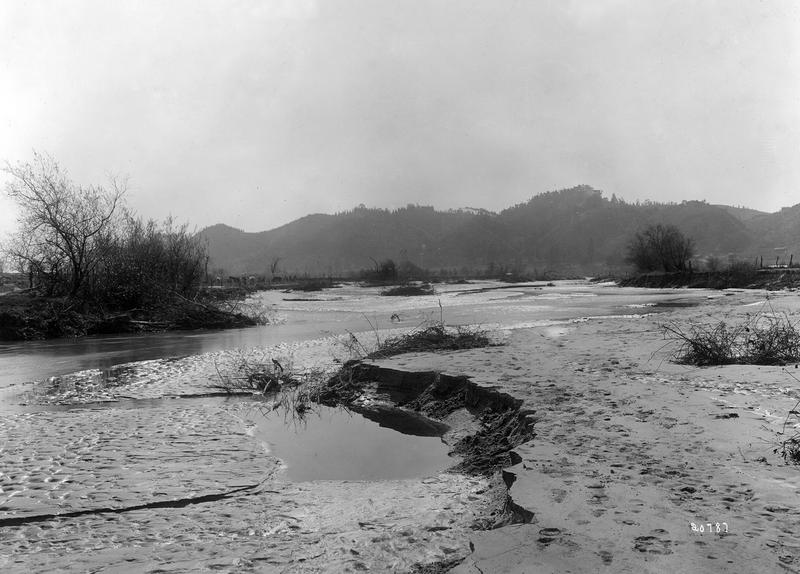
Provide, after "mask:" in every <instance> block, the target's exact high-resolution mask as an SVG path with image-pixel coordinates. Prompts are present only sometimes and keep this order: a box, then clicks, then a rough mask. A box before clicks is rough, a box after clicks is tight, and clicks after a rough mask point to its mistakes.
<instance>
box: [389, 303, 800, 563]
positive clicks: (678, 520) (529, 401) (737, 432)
mask: <svg viewBox="0 0 800 574" xmlns="http://www.w3.org/2000/svg"><path fill="white" fill-rule="evenodd" d="M764 297H765V294H763V293H762V294H758V293H744V292H737V293H730V294H729V295H728V296H724V297H719V298H715V299H710V300H706V301H703V302H702V303H701V304H700V305H698V306H694V307H684V308H682V307H675V308H674V309H672V310H670V311H669V312H668V313H664V314H659V315H653V316H646V317H641V318H638V319H636V320H631V319H629V318H603V319H598V320H589V321H582V322H575V323H572V324H567V325H563V326H558V327H540V328H532V329H521V330H514V331H512V332H509V333H508V337H507V339H506V345H505V346H502V347H496V348H491V349H480V350H470V351H463V352H458V353H449V354H442V355H429V354H427V355H405V356H401V357H397V358H394V359H391V360H385V361H381V362H380V363H379V364H380V365H381V366H384V367H388V368H395V369H407V370H415V371H420V370H435V371H441V372H446V373H450V374H465V375H469V376H470V377H471V378H472V380H473V381H474V382H476V383H478V384H479V385H482V386H489V387H495V388H497V389H498V390H501V391H503V392H506V393H508V394H510V395H512V396H515V397H518V398H521V399H523V400H524V408H526V409H534V410H535V411H536V414H535V415H534V416H535V420H536V423H535V432H536V436H535V438H534V439H533V440H531V441H530V442H528V443H526V444H524V445H520V446H519V447H517V448H516V449H515V450H516V452H517V453H518V454H519V455H520V456H521V457H522V461H521V462H520V463H519V464H517V465H515V466H513V467H510V468H508V469H507V471H508V472H510V473H512V474H513V475H514V476H515V478H516V480H515V482H514V483H513V485H512V487H511V489H510V495H511V497H512V499H513V501H514V503H515V504H517V505H519V506H521V507H523V508H525V509H527V510H529V511H530V512H532V513H533V518H532V520H531V522H530V523H528V524H516V525H510V526H506V527H503V528H500V529H497V530H490V531H482V532H475V533H473V535H472V536H471V537H470V540H471V543H472V544H473V546H474V551H473V552H472V553H471V554H470V555H469V556H468V557H467V559H466V560H465V561H464V562H463V563H462V564H461V565H459V566H458V567H457V568H455V569H454V570H453V571H454V572H458V573H471V574H472V573H474V574H477V573H479V572H484V573H485V572H527V573H534V572H536V573H538V572H554V573H555V572H631V573H633V572H637V573H639V572H754V573H755V572H800V505H798V500H799V498H798V495H800V467H795V466H787V465H786V464H785V463H784V462H783V460H782V459H781V458H780V456H779V455H777V454H775V453H774V452H773V449H774V447H775V446H776V442H777V434H776V433H777V432H778V431H780V430H781V428H782V425H783V423H784V419H785V417H786V415H787V413H788V411H789V410H790V409H792V407H793V406H794V405H795V403H796V402H797V400H798V398H800V384H799V383H798V382H797V381H796V380H794V379H792V378H791V377H790V376H789V375H788V374H787V372H786V370H787V369H790V371H789V372H791V373H792V374H795V373H796V372H797V371H795V370H794V366H790V367H787V368H783V367H753V366H726V367H713V368H702V369H701V368H693V367H687V366H683V365H677V364H675V363H673V362H671V361H670V360H669V354H670V352H671V351H672V350H673V349H674V347H673V346H671V345H667V346H666V347H665V343H667V341H665V340H664V338H663V336H662V333H661V330H660V325H662V324H664V323H665V322H668V321H675V322H677V323H678V324H682V325H687V324H688V322H689V321H692V320H695V321H706V322H715V321H719V320H721V319H725V320H732V321H737V320H741V319H743V318H745V317H746V315H747V314H748V313H751V314H752V313H755V312H758V311H759V310H761V309H762V304H763V301H764ZM770 297H771V298H772V301H771V304H772V306H773V307H774V309H775V310H776V311H787V312H789V313H791V315H790V316H792V317H797V314H796V313H797V310H798V307H799V306H800V305H799V303H800V298H798V297H797V295H794V294H790V293H781V294H772V295H771V296H770ZM795 420H797V419H795ZM790 426H791V425H790ZM709 523H710V524H711V532H709ZM693 524H694V526H693ZM718 525H719V526H718ZM701 526H702V527H703V532H701V531H700V527H701ZM718 528H719V530H720V532H717V530H718Z"/></svg>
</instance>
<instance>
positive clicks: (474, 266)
mask: <svg viewBox="0 0 800 574" xmlns="http://www.w3.org/2000/svg"><path fill="white" fill-rule="evenodd" d="M650 223H670V224H674V225H677V226H678V227H679V228H680V229H681V230H682V231H683V232H684V233H686V234H687V235H689V236H690V237H692V238H693V239H694V240H695V242H696V245H697V253H698V256H699V257H705V256H711V255H713V256H716V257H721V258H728V257H739V258H757V257H761V256H763V257H764V260H765V262H766V261H768V260H770V258H772V257H775V253H776V248H781V249H779V250H778V251H777V253H778V256H780V254H783V253H786V257H788V255H789V254H790V253H795V254H796V257H795V259H796V260H797V259H798V257H800V204H798V205H795V206H793V207H787V208H784V209H782V210H781V211H779V212H777V213H765V212H761V211H757V210H754V209H747V208H741V207H732V206H727V205H711V204H708V203H706V202H704V201H684V202H681V203H666V204H665V203H656V202H651V201H645V202H643V203H642V202H637V203H627V202H624V201H622V200H619V199H617V198H616V197H615V196H614V195H613V194H612V196H611V198H608V197H605V196H604V194H603V192H602V191H599V190H597V189H594V188H592V187H590V186H586V185H581V186H577V187H573V188H570V189H563V190H559V191H550V192H546V193H542V194H539V195H536V196H534V197H532V198H531V199H530V200H528V201H527V202H524V203H520V204H518V205H515V206H513V207H509V208H508V209H505V210H503V211H501V212H500V213H493V212H490V211H487V210H484V209H478V208H470V207H465V208H460V209H450V210H447V211H437V210H435V209H434V208H433V207H429V206H419V205H408V206H406V207H404V208H400V209H395V210H387V209H376V208H367V207H364V206H359V207H356V208H354V209H351V210H349V211H345V212H342V213H337V214H335V215H327V214H312V215H307V216H305V217H302V218H300V219H298V220H296V221H293V222H291V223H288V224H286V225H282V226H280V227H278V228H275V229H271V230H268V231H261V232H246V231H242V230H240V229H236V228H234V227H231V226H228V225H225V224H217V225H213V226H211V227H207V228H205V229H203V230H202V231H200V232H199V233H200V235H201V236H203V237H205V238H206V239H207V241H208V245H209V255H210V258H211V260H210V263H209V265H210V268H217V269H219V270H221V271H223V272H225V273H228V274H241V273H253V274H263V273H266V272H268V271H269V270H270V269H271V268H272V267H274V268H275V269H276V271H277V270H280V272H283V273H291V274H303V273H308V274H310V275H343V274H347V273H350V272H354V271H357V270H360V269H365V268H371V267H372V266H373V265H374V262H375V261H380V260H382V259H387V258H391V259H394V260H395V261H397V262H398V263H399V262H402V261H408V262H411V263H413V264H414V265H417V266H419V267H424V268H428V269H432V270H435V271H439V270H449V271H475V270H483V269H488V268H494V269H501V268H502V269H507V270H516V271H520V272H527V273H530V272H532V271H534V270H536V271H545V270H551V271H560V272H565V271H566V272H572V273H576V274H578V273H580V274H596V273H601V272H603V271H605V270H609V269H618V268H621V267H623V266H624V265H625V261H624V255H625V245H626V243H627V241H628V239H629V237H630V236H631V234H632V233H634V232H635V231H636V230H637V229H639V228H641V227H643V226H645V225H647V224H650ZM783 248H785V249H783Z"/></svg>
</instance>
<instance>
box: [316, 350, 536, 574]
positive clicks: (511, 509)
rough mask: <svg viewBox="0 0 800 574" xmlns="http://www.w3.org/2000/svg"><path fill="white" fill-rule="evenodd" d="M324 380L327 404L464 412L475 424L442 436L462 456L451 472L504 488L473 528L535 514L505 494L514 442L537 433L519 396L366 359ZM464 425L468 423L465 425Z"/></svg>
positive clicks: (431, 413)
mask: <svg viewBox="0 0 800 574" xmlns="http://www.w3.org/2000/svg"><path fill="white" fill-rule="evenodd" d="M328 383H329V386H328V388H327V392H325V393H324V401H325V402H326V403H328V404H344V405H347V406H349V407H353V408H360V409H362V410H375V409H379V408H380V405H382V404H387V403H388V404H394V405H398V406H400V407H401V408H405V409H410V410H413V411H415V412H419V413H422V414H424V415H425V416H426V417H430V418H432V419H435V420H439V421H445V422H450V423H454V422H455V420H457V419H459V417H458V416H456V415H458V414H459V413H460V414H467V415H468V418H470V419H471V421H470V422H471V423H473V424H471V425H470V424H469V423H466V424H464V423H463V421H462V424H461V425H460V428H456V429H454V431H453V432H452V433H450V434H449V435H448V434H445V437H444V440H445V441H448V440H449V443H448V444H451V446H452V451H451V454H452V455H454V456H458V457H459V458H460V462H458V463H457V464H455V465H454V466H452V467H451V468H450V469H449V472H452V473H458V474H465V475H471V476H484V477H487V478H489V479H491V478H492V477H494V479H493V480H494V484H495V487H496V488H497V490H498V492H500V491H502V493H501V494H499V495H497V496H495V508H494V509H493V511H492V512H491V516H490V517H486V516H484V517H483V519H482V520H481V521H479V522H476V524H475V526H476V528H487V527H488V528H495V527H499V526H503V525H507V524H515V523H527V522H530V521H531V519H532V517H533V513H531V512H530V511H528V510H526V509H524V508H522V507H521V506H519V505H518V504H516V503H515V502H514V501H513V500H512V498H511V497H510V496H509V494H508V489H509V488H510V487H511V485H512V484H513V482H514V475H513V474H510V473H507V472H504V471H503V469H504V468H506V467H509V466H512V465H514V464H517V463H519V462H520V460H521V458H520V456H519V455H518V454H517V453H515V452H514V450H513V449H514V447H516V446H517V445H520V444H523V443H525V442H527V441H530V440H531V439H533V438H534V436H535V433H534V428H533V423H534V418H533V415H534V414H535V412H534V411H531V410H524V409H521V407H522V404H523V403H522V401H521V400H519V399H516V398H514V397H512V396H511V395H509V394H506V393H502V392H499V391H497V390H495V389H492V388H487V387H485V386H480V385H476V384H475V383H473V382H472V381H471V380H470V379H469V378H468V377H466V376H453V375H448V374H445V373H440V372H436V371H407V370H398V369H391V368H386V367H382V366H379V365H376V364H374V363H371V362H368V361H367V362H360V361H356V362H351V363H349V364H347V365H345V366H344V367H343V369H342V370H341V371H340V372H339V373H337V374H336V375H334V376H333V377H331V379H329V381H328ZM465 426H466V427H471V428H469V429H467V430H465ZM459 431H460V432H459ZM500 479H502V482H501V480H500ZM443 571H444V570H443Z"/></svg>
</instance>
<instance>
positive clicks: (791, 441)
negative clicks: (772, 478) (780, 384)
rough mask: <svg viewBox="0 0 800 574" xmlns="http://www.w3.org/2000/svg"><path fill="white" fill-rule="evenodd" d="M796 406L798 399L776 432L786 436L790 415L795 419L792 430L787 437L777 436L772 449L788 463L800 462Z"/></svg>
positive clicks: (799, 416)
mask: <svg viewBox="0 0 800 574" xmlns="http://www.w3.org/2000/svg"><path fill="white" fill-rule="evenodd" d="M785 372H786V374H787V375H789V376H790V377H792V378H793V379H794V380H795V381H797V382H798V383H800V379H798V378H797V377H795V376H794V375H793V374H791V373H789V372H788V371H785ZM798 407H800V401H797V402H796V403H795V404H794V406H793V407H792V408H791V410H790V411H789V413H788V414H787V415H786V420H784V421H783V428H782V429H781V432H779V433H778V436H779V437H784V436H786V427H787V426H788V425H789V421H790V420H791V419H792V417H794V419H795V423H794V425H793V428H794V432H793V433H792V435H791V436H789V437H787V438H783V439H781V438H779V441H778V446H777V447H775V449H774V450H773V452H774V453H775V454H780V455H781V458H783V460H784V462H786V463H789V464H800V431H798V427H799V426H800V411H798V410H797V408H798Z"/></svg>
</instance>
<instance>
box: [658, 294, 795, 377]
mask: <svg viewBox="0 0 800 574" xmlns="http://www.w3.org/2000/svg"><path fill="white" fill-rule="evenodd" d="M663 328H664V333H665V336H666V337H668V338H671V339H673V340H675V341H677V342H678V343H679V345H678V348H677V350H676V351H675V353H674V357H675V360H677V361H678V362H679V363H685V364H689V365H697V366H710V365H729V364H740V365H785V364H787V363H792V362H796V361H799V360H800V331H799V330H798V328H797V323H796V322H792V320H791V318H790V317H789V315H788V314H787V313H776V312H775V311H774V310H773V309H772V306H771V305H770V304H769V301H767V302H766V303H765V305H764V307H762V309H761V310H760V311H759V312H758V313H756V314H755V315H752V316H748V318H747V319H746V320H745V321H743V322H741V323H739V324H735V325H731V324H728V323H726V322H725V321H720V322H719V323H717V324H715V325H702V324H695V323H693V324H691V325H690V326H689V328H688V330H684V328H683V327H681V326H680V325H678V324H677V323H670V324H667V325H664V327H663Z"/></svg>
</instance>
